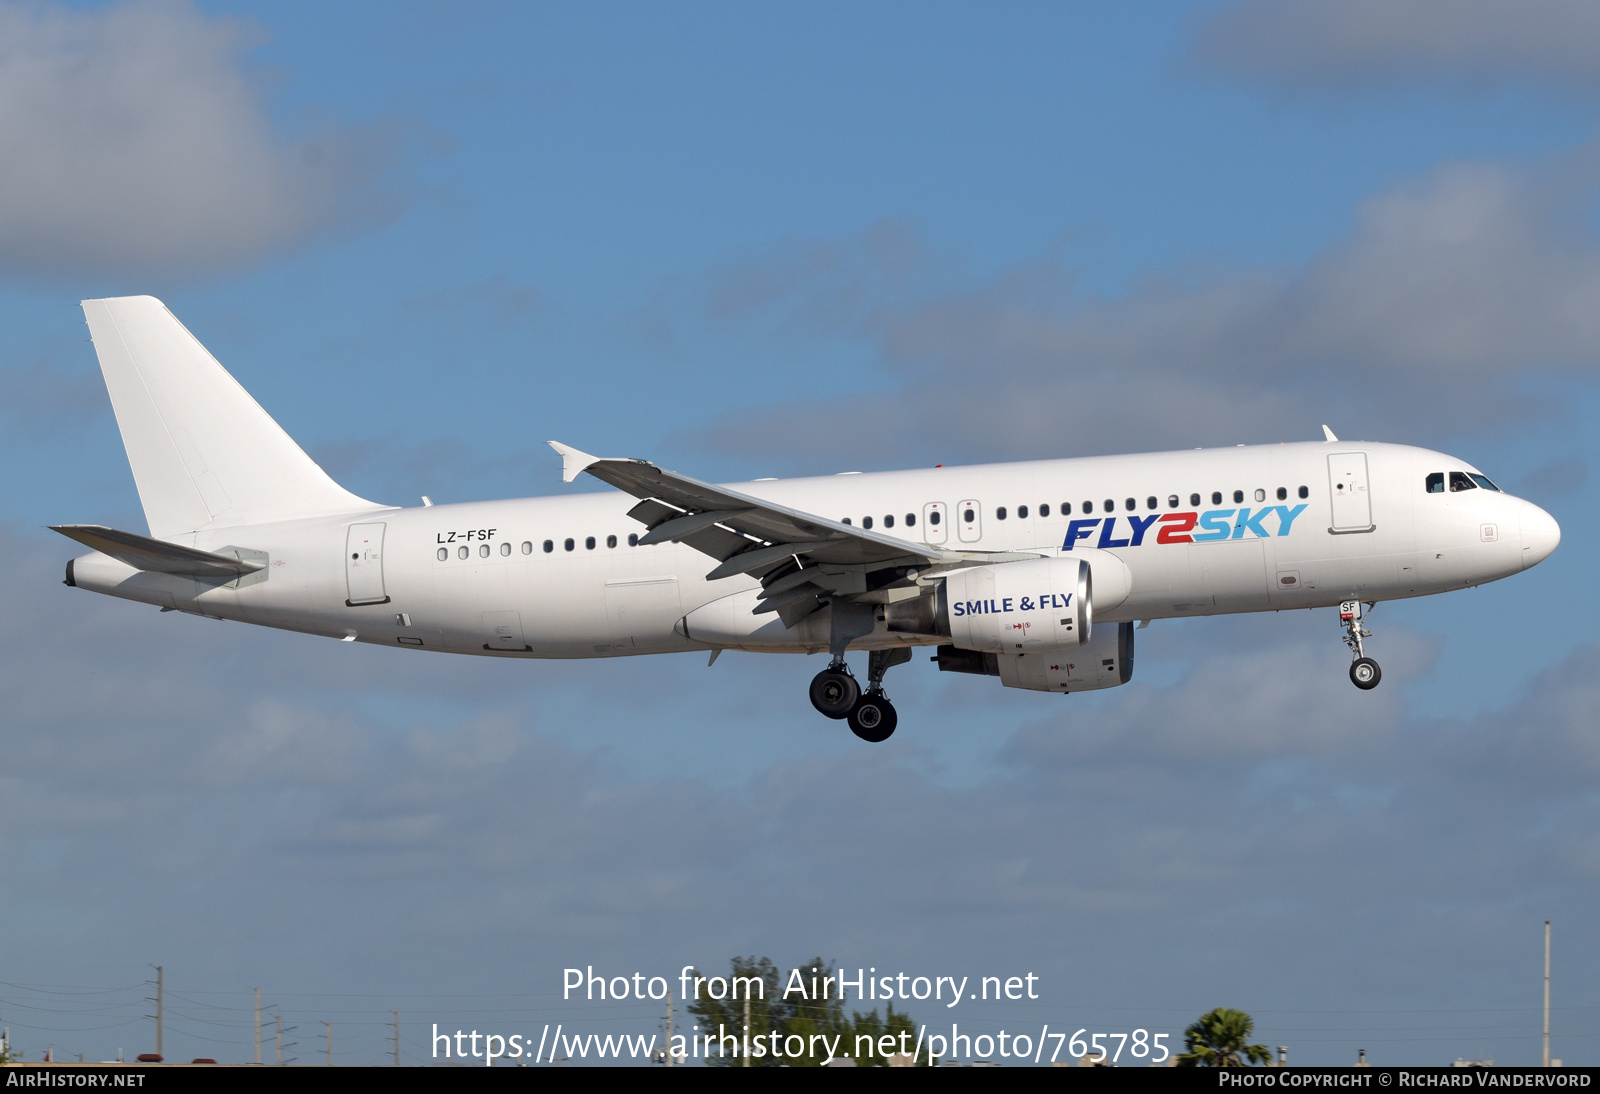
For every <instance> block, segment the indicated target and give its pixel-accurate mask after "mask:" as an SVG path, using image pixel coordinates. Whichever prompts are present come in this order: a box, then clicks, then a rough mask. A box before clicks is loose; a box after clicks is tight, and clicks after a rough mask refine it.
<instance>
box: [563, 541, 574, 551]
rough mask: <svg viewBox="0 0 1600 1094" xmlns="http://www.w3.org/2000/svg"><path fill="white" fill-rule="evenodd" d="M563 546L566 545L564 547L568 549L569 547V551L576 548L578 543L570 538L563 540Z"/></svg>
mask: <svg viewBox="0 0 1600 1094" xmlns="http://www.w3.org/2000/svg"><path fill="white" fill-rule="evenodd" d="M561 546H562V547H564V548H566V549H567V550H569V551H570V550H572V549H573V548H574V547H576V546H577V544H576V543H574V542H573V541H572V540H570V539H569V540H565V541H564V542H563V543H562V544H561Z"/></svg>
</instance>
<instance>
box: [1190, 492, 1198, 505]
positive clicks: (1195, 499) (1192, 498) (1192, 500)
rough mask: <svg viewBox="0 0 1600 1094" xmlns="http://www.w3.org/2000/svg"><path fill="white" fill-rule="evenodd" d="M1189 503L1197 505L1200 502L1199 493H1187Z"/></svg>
mask: <svg viewBox="0 0 1600 1094" xmlns="http://www.w3.org/2000/svg"><path fill="white" fill-rule="evenodd" d="M1189 504H1190V505H1199V504H1200V495H1199V494H1190V495H1189Z"/></svg>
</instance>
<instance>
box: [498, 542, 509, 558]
mask: <svg viewBox="0 0 1600 1094" xmlns="http://www.w3.org/2000/svg"><path fill="white" fill-rule="evenodd" d="M500 553H501V554H502V555H509V554H510V553H511V541H510V540H507V541H506V542H504V543H502V544H501V545H500Z"/></svg>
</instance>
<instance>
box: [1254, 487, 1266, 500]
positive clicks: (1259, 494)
mask: <svg viewBox="0 0 1600 1094" xmlns="http://www.w3.org/2000/svg"><path fill="white" fill-rule="evenodd" d="M1256 500H1257V501H1266V500H1267V492H1266V491H1265V490H1262V489H1261V488H1260V487H1257V488H1256Z"/></svg>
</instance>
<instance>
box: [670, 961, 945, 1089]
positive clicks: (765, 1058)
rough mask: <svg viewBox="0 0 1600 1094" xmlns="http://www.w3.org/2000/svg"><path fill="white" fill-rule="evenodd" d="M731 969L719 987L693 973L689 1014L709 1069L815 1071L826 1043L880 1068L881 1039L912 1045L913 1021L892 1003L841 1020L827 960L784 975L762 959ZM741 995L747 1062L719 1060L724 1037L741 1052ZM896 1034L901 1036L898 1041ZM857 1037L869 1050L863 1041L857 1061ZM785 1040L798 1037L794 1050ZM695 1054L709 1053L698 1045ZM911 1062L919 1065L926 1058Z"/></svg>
mask: <svg viewBox="0 0 1600 1094" xmlns="http://www.w3.org/2000/svg"><path fill="white" fill-rule="evenodd" d="M730 965H731V973H730V975H729V976H728V977H726V978H718V979H719V980H720V981H722V982H720V983H717V984H715V985H713V983H712V978H711V977H708V976H706V975H705V974H704V973H701V972H700V971H699V970H694V971H693V972H692V975H693V976H694V977H695V978H696V980H695V981H692V982H693V983H695V986H696V989H697V994H696V997H695V998H693V999H691V1000H689V1002H688V1007H687V1009H688V1011H689V1013H690V1014H691V1015H693V1016H694V1018H695V1022H696V1024H697V1025H699V1027H700V1029H699V1034H700V1035H701V1036H702V1037H703V1036H706V1035H710V1036H711V1037H712V1038H713V1041H712V1044H711V1047H710V1050H709V1051H710V1054H709V1055H707V1056H706V1057H705V1061H706V1063H707V1064H708V1065H709V1066H711V1067H745V1066H749V1067H819V1066H821V1064H822V1063H823V1062H824V1061H825V1060H826V1059H827V1056H828V1054H827V1052H825V1051H823V1045H824V1044H826V1045H828V1046H830V1047H831V1048H833V1049H834V1050H836V1051H837V1052H838V1053H839V1054H840V1055H841V1056H853V1057H856V1064H857V1065H858V1066H860V1067H884V1066H887V1064H888V1062H889V1061H888V1058H887V1057H886V1056H884V1055H882V1054H880V1053H879V1051H878V1050H879V1048H880V1047H881V1043H880V1041H879V1038H881V1037H883V1036H885V1035H888V1036H891V1037H893V1038H894V1039H895V1045H896V1048H895V1052H898V1051H899V1046H900V1045H901V1044H904V1045H905V1046H906V1048H907V1049H910V1047H911V1046H912V1045H914V1044H915V1043H916V1030H915V1027H914V1026H913V1024H912V1021H911V1018H910V1017H909V1016H908V1015H905V1014H901V1013H898V1012H897V1011H896V1010H895V1009H894V1007H893V1006H890V1007H889V1012H888V1014H887V1016H885V1017H879V1015H878V1012H877V1010H876V1009H873V1010H871V1011H868V1012H867V1013H865V1014H862V1013H861V1012H860V1011H852V1012H851V1014H850V1017H849V1018H846V1017H845V1015H844V991H843V990H842V989H841V988H840V987H839V981H838V978H837V975H838V974H837V972H836V970H835V969H834V967H833V965H832V963H830V962H827V961H824V960H822V958H820V957H816V958H812V959H811V960H810V961H807V962H805V963H804V964H803V965H801V966H800V967H798V968H796V969H793V970H791V971H790V972H789V974H788V976H780V975H779V972H778V967H777V966H776V965H774V964H773V963H772V961H771V960H770V959H768V958H765V957H760V958H757V957H753V956H752V957H735V958H734V959H733V960H732V962H730ZM830 981H831V983H830ZM702 982H703V983H702ZM714 992H716V993H720V994H721V995H722V998H720V999H718V998H715V997H714V996H713V993H714ZM746 994H748V995H749V1003H750V1030H749V1036H750V1041H749V1044H750V1046H751V1049H752V1051H751V1054H750V1058H749V1064H748V1065H746V1063H745V1060H744V1057H743V1056H736V1055H733V1054H732V1053H731V1052H730V1053H728V1054H727V1055H723V1054H722V1052H721V1051H720V1048H719V1042H718V1041H717V1040H716V1038H717V1037H718V1035H719V1034H720V1033H724V1032H725V1033H727V1034H729V1035H731V1036H734V1037H737V1038H738V1040H739V1045H740V1049H739V1051H740V1052H743V1051H744V1045H745V1043H746V1042H745V1040H744V1033H745V1029H744V1026H745V1017H744V1016H745V995H746ZM902 1031H904V1032H905V1033H906V1034H907V1036H905V1037H901V1036H900V1035H901V1033H902ZM774 1033H776V1034H777V1045H778V1046H779V1047H778V1051H777V1054H774V1052H773V1041H772V1038H771V1035H772V1034H774ZM858 1036H860V1037H866V1038H869V1039H870V1050H869V1042H868V1041H862V1042H861V1045H860V1047H861V1049H862V1053H861V1055H860V1056H856V1048H857V1043H856V1038H857V1037H858ZM791 1037H797V1038H799V1041H798V1042H797V1043H796V1044H798V1045H799V1046H800V1049H799V1051H798V1052H797V1051H796V1044H787V1043H786V1042H788V1039H789V1038H791ZM823 1038H826V1041H824V1040H822V1039H823ZM758 1040H759V1041H760V1044H759V1046H758V1043H757V1042H758ZM701 1051H702V1052H705V1051H707V1050H706V1049H704V1048H702V1050H701ZM791 1053H793V1054H791ZM891 1055H892V1053H891ZM917 1062H918V1064H919V1066H920V1065H923V1064H924V1063H925V1058H919V1059H918V1061H917Z"/></svg>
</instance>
